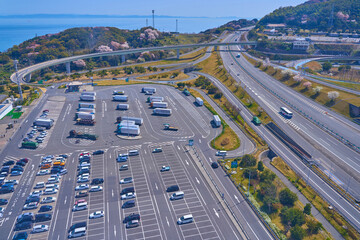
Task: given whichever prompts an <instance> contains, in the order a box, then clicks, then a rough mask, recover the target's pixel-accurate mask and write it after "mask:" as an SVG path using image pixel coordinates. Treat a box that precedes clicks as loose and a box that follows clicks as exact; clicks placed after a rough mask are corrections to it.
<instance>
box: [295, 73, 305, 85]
mask: <svg viewBox="0 0 360 240" xmlns="http://www.w3.org/2000/svg"><path fill="white" fill-rule="evenodd" d="M293 79H294V81H295V82H297V83H301V81H302V80H303V79H304V78H303V77H302V76H301V75H300V74H297V75H295V76H294V78H293Z"/></svg>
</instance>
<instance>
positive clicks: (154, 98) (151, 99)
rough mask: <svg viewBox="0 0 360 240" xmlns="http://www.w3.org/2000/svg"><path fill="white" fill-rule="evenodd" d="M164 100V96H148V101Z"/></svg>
mask: <svg viewBox="0 0 360 240" xmlns="http://www.w3.org/2000/svg"><path fill="white" fill-rule="evenodd" d="M162 101H164V98H163V97H157V96H150V97H148V98H147V102H150V103H151V102H162Z"/></svg>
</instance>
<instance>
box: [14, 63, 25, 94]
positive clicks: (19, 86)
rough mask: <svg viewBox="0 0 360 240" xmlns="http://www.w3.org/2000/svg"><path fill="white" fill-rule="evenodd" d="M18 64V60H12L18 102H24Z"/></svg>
mask: <svg viewBox="0 0 360 240" xmlns="http://www.w3.org/2000/svg"><path fill="white" fill-rule="evenodd" d="M18 62H19V61H18V60H14V68H15V72H16V81H17V84H18V88H19V94H20V100H21V101H22V100H24V98H23V94H22V90H21V85H20V80H19V74H18V68H17V64H18Z"/></svg>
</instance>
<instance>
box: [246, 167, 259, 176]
mask: <svg viewBox="0 0 360 240" xmlns="http://www.w3.org/2000/svg"><path fill="white" fill-rule="evenodd" d="M243 176H244V178H249V176H250V179H258V178H259V174H258V171H256V169H255V168H247V169H245V170H244V174H243Z"/></svg>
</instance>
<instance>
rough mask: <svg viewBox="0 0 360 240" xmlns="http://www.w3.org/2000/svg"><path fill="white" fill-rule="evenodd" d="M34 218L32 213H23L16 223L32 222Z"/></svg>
mask: <svg viewBox="0 0 360 240" xmlns="http://www.w3.org/2000/svg"><path fill="white" fill-rule="evenodd" d="M34 217H35V215H34V213H32V212H27V213H23V214H21V215H19V216H18V217H17V218H16V223H22V222H29V221H30V222H32V221H34Z"/></svg>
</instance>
